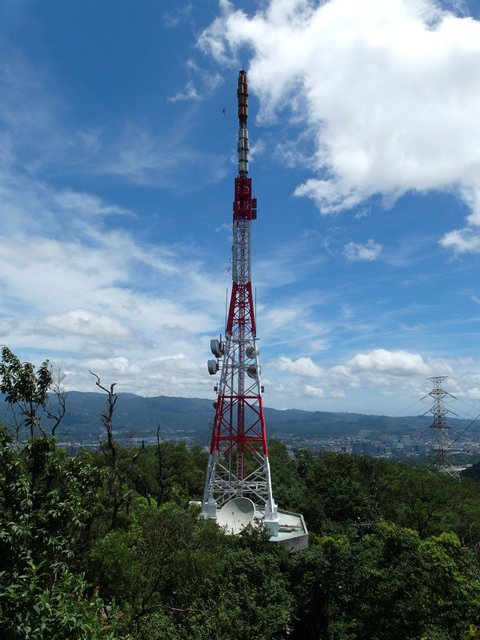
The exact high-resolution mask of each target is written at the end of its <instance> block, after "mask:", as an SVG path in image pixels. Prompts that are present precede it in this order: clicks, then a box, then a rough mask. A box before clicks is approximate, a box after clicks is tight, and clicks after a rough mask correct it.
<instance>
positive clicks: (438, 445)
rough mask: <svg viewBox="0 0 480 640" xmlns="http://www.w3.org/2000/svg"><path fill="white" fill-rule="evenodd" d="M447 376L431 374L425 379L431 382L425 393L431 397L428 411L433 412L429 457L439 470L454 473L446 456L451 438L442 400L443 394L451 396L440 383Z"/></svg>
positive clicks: (446, 411) (449, 449) (447, 411)
mask: <svg viewBox="0 0 480 640" xmlns="http://www.w3.org/2000/svg"><path fill="white" fill-rule="evenodd" d="M447 377H448V376H433V377H432V378H427V380H430V381H431V382H432V384H433V389H432V390H431V391H430V393H428V394H427V395H429V396H431V397H432V398H433V406H432V408H431V409H430V413H432V414H433V423H432V424H431V425H430V428H431V429H433V437H432V442H431V445H430V459H431V460H432V462H433V463H434V464H435V465H436V466H438V468H439V469H440V470H441V471H443V472H445V473H449V474H454V469H453V465H452V463H451V461H450V460H449V458H448V454H449V453H450V451H451V446H452V439H451V436H450V432H451V429H450V426H449V425H448V423H447V418H446V415H447V413H451V412H450V411H449V410H448V409H446V408H445V404H444V402H443V399H444V398H445V396H451V394H450V393H448V391H445V390H444V389H442V384H443V382H444V381H445V380H446V379H447ZM425 397H426V396H425ZM452 398H453V396H452Z"/></svg>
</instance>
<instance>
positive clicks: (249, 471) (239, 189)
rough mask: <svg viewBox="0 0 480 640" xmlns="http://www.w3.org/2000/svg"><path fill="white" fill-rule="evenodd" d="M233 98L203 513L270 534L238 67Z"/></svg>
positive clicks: (273, 517) (253, 211) (272, 522)
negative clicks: (228, 238) (227, 261)
mask: <svg viewBox="0 0 480 640" xmlns="http://www.w3.org/2000/svg"><path fill="white" fill-rule="evenodd" d="M237 96H238V120H239V129H238V175H237V177H236V178H235V200H234V203H233V247H232V293H231V298H230V306H229V310H228V316H227V322H226V327H225V338H224V339H223V338H222V337H221V338H220V339H219V340H212V341H211V349H212V353H213V355H214V356H215V359H214V360H209V361H208V370H209V373H210V374H212V375H214V374H216V373H217V372H218V371H220V380H219V383H218V385H217V386H216V387H215V390H216V391H217V394H218V395H217V399H216V401H215V402H214V407H215V418H214V420H213V428H212V439H211V445H210V456H209V461H208V467H207V473H206V478H205V490H204V495H203V502H202V511H203V515H204V516H205V517H206V518H214V519H217V520H218V521H221V522H223V523H224V524H225V526H226V527H227V529H230V531H231V532H232V533H235V532H237V531H239V530H241V528H242V526H244V525H245V523H248V522H250V521H251V522H252V524H254V523H253V520H255V523H256V524H259V522H263V523H264V524H265V526H266V527H268V529H269V530H270V532H271V534H272V535H274V536H275V535H277V533H278V513H277V505H276V504H275V501H274V499H273V494H272V483H271V478H270V465H269V461H268V448H267V435H266V430H265V417H264V413H263V403H262V392H263V388H262V386H261V384H260V366H259V359H258V356H259V348H258V342H257V335H256V326H255V309H254V302H253V294H252V281H251V227H252V220H255V219H256V217H257V201H256V199H255V198H253V197H252V179H251V178H249V177H248V152H249V144H248V130H247V118H248V85H247V74H246V72H245V71H240V74H239V78H238V90H237ZM223 507H225V509H223ZM222 514H223V516H224V517H223V519H222V517H221V516H222ZM228 514H229V515H228ZM226 515H228V518H227V517H226Z"/></svg>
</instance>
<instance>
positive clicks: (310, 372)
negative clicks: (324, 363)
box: [274, 356, 324, 378]
mask: <svg viewBox="0 0 480 640" xmlns="http://www.w3.org/2000/svg"><path fill="white" fill-rule="evenodd" d="M274 366H275V368H276V369H278V370H280V371H288V372H289V373H293V374H295V375H297V376H305V377H307V378H321V377H322V376H323V375H324V370H323V369H322V367H319V366H318V364H315V363H314V362H313V360H312V359H311V358H305V357H302V358H298V359H297V360H292V359H291V358H286V357H285V356H281V357H280V358H278V359H277V360H276V361H275V362H274Z"/></svg>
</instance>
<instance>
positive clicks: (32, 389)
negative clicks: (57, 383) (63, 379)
mask: <svg viewBox="0 0 480 640" xmlns="http://www.w3.org/2000/svg"><path fill="white" fill-rule="evenodd" d="M0 376H1V384H0V391H1V392H2V393H3V394H5V401H6V402H7V403H8V404H9V405H10V406H12V407H14V408H16V409H17V410H18V413H19V414H20V415H21V416H22V418H23V423H24V425H25V426H26V427H28V429H29V430H30V435H31V436H33V434H34V431H35V429H36V428H37V427H39V426H40V418H39V417H38V415H37V413H38V410H39V409H40V408H43V409H45V407H46V405H47V402H48V391H49V389H50V387H51V386H52V382H53V376H52V371H51V367H50V363H49V361H48V360H45V362H43V364H42V365H41V366H40V368H39V369H38V371H37V372H36V373H35V367H34V365H33V364H31V363H30V362H24V363H22V362H20V360H19V359H18V358H17V356H16V355H15V354H13V353H12V352H11V351H10V349H9V348H8V347H5V346H4V347H3V348H2V362H1V363H0Z"/></svg>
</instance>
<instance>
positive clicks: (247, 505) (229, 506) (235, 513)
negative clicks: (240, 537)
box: [217, 498, 255, 535]
mask: <svg viewBox="0 0 480 640" xmlns="http://www.w3.org/2000/svg"><path fill="white" fill-rule="evenodd" d="M254 517H255V505H254V504H253V502H252V501H251V500H250V498H233V500H229V501H228V502H227V503H226V504H224V505H223V507H222V508H221V509H220V510H219V511H218V512H217V523H218V524H219V525H220V526H221V527H222V528H223V529H225V533H230V534H234V535H235V534H237V533H240V531H242V529H245V527H246V526H247V525H249V524H253V518H254Z"/></svg>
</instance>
